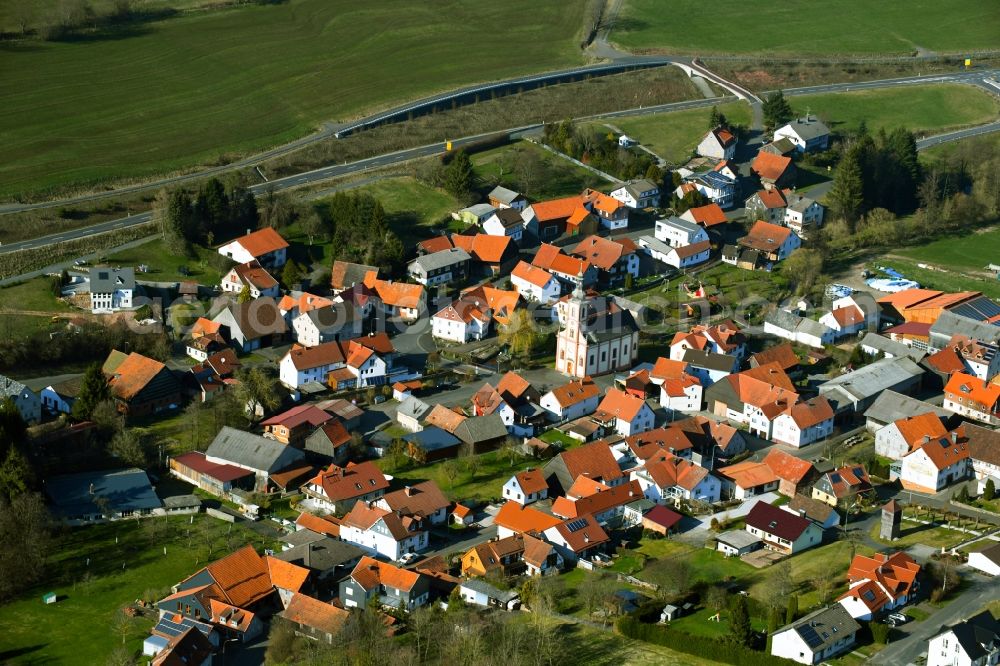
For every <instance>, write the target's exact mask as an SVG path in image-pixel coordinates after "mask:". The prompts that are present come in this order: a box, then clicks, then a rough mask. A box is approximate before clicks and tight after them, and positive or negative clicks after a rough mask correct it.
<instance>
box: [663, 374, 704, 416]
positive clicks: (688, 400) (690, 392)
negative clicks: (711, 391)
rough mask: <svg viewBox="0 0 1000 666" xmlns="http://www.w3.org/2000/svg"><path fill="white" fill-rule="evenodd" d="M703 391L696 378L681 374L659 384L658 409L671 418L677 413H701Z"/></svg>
mask: <svg viewBox="0 0 1000 666" xmlns="http://www.w3.org/2000/svg"><path fill="white" fill-rule="evenodd" d="M703 393H704V392H703V390H702V386H701V381H699V379H698V378H697V377H694V376H692V375H689V374H687V373H683V374H682V375H681V376H680V377H677V378H673V377H671V378H669V379H665V380H663V382H662V383H661V384H660V407H663V408H664V409H665V410H666V412H667V415H668V416H670V417H671V418H673V416H674V415H676V414H678V413H682V414H683V413H693V412H698V411H701V406H702V396H703Z"/></svg>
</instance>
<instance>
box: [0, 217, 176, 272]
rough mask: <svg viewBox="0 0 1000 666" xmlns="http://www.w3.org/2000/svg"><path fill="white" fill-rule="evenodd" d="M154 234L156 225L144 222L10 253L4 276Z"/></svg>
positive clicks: (0, 267) (2, 269)
mask: <svg viewBox="0 0 1000 666" xmlns="http://www.w3.org/2000/svg"><path fill="white" fill-rule="evenodd" d="M154 233H156V226H155V224H154V223H153V222H144V223H142V224H136V225H134V226H130V227H125V228H124V229H116V230H114V231H108V232H105V233H102V234H95V235H93V236H86V237H84V238H78V239H76V240H70V241H63V242H61V243H53V244H52V245H46V246H44V247H38V248H31V249H28V250H18V251H16V252H10V253H8V254H5V255H4V256H3V261H0V279H6V278H10V277H14V276H16V275H22V274H24V273H30V272H31V271H37V270H39V269H42V268H45V267H46V266H48V265H50V264H55V263H58V262H61V261H67V260H69V259H75V258H76V257H79V256H81V255H86V254H93V253H95V252H102V251H107V250H111V249H112V248H115V247H118V246H119V245H124V244H125V243H129V242H131V241H134V240H138V239H140V238H145V237H146V236H149V235H151V234H154Z"/></svg>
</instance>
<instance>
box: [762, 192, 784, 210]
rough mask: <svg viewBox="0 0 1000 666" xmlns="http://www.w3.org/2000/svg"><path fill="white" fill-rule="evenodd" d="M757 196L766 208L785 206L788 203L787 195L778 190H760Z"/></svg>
mask: <svg viewBox="0 0 1000 666" xmlns="http://www.w3.org/2000/svg"><path fill="white" fill-rule="evenodd" d="M757 198H758V199H760V202H761V204H763V206H764V207H765V208H784V207H785V205H786V202H785V197H784V196H782V194H781V192H779V191H778V190H760V191H759V192H757Z"/></svg>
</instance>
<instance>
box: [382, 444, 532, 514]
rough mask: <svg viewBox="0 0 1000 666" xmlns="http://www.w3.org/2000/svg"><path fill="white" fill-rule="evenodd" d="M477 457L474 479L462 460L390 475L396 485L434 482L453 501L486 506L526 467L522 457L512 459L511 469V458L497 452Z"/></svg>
mask: <svg viewBox="0 0 1000 666" xmlns="http://www.w3.org/2000/svg"><path fill="white" fill-rule="evenodd" d="M476 457H477V458H478V459H479V461H480V467H479V469H478V470H476V474H475V476H473V475H472V474H471V473H470V472H469V468H468V465H467V460H466V458H465V457H462V458H458V459H456V460H451V461H448V460H441V461H438V462H435V463H431V464H430V465H420V466H416V467H404V468H403V469H398V470H395V471H392V472H391V474H392V476H394V477H395V478H396V479H397V480H399V481H407V482H411V483H419V482H421V481H427V480H431V481H434V482H435V483H437V484H438V487H440V488H441V490H442V491H443V492H444V494H445V495H446V496H447V497H448V498H449V499H451V500H452V501H459V500H463V499H476V500H479V501H483V502H485V501H488V500H493V499H496V498H498V497H500V495H501V491H502V489H503V484H504V483H505V482H506V481H507V479H509V478H510V477H511V475H513V474H514V473H515V472H518V471H520V470H522V469H524V466H525V458H524V457H522V456H514V464H513V465H511V463H510V461H511V459H510V456H507V455H501V453H500V452H499V451H494V452H491V453H483V454H481V455H478V456H476ZM448 463H452V464H454V465H455V466H456V467H457V469H458V474H457V476H456V477H455V480H454V483H452V481H451V479H449V478H448V475H447V474H446V473H445V470H446V469H447V467H446V465H448Z"/></svg>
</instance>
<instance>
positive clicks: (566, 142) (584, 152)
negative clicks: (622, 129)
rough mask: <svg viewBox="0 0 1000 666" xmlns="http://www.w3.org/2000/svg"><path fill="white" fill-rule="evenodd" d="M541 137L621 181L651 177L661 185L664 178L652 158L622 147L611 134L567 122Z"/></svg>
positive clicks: (547, 128)
mask: <svg viewBox="0 0 1000 666" xmlns="http://www.w3.org/2000/svg"><path fill="white" fill-rule="evenodd" d="M542 136H543V140H544V141H545V143H546V144H548V145H549V146H552V147H553V148H555V149H556V150H558V151H560V152H563V153H566V154H567V155H569V156H570V157H572V158H574V159H577V160H580V161H581V162H583V163H584V164H587V165H589V166H592V167H594V168H595V169H599V170H600V171H605V172H607V173H610V174H611V175H613V176H616V177H618V178H621V179H622V180H630V179H633V178H647V177H651V179H652V180H654V182H657V184H659V181H660V179H662V177H663V175H662V173H661V172H660V170H659V167H658V166H657V164H656V162H655V160H654V159H653V157H652V156H651V155H649V154H648V153H645V152H641V151H634V150H629V149H627V148H622V147H621V146H619V145H618V140H617V139H616V138H615V135H614V134H613V133H611V132H602V131H601V130H599V129H597V128H596V127H592V126H583V127H579V126H577V125H576V124H575V123H574V122H573V121H571V120H564V121H562V122H559V123H551V124H547V125H545V128H544V130H543V133H542ZM654 170H655V171H654Z"/></svg>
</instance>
